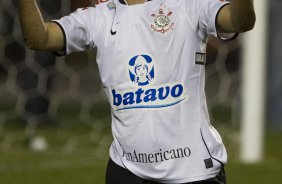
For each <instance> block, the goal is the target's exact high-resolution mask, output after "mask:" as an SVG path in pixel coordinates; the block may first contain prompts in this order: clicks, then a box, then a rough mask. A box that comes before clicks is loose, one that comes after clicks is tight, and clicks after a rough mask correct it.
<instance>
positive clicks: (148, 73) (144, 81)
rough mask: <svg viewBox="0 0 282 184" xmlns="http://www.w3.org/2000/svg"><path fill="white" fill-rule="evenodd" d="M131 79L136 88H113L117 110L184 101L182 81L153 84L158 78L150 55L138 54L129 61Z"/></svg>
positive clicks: (115, 108)
mask: <svg viewBox="0 0 282 184" xmlns="http://www.w3.org/2000/svg"><path fill="white" fill-rule="evenodd" d="M128 71H129V79H130V81H131V82H132V83H133V85H134V86H135V88H133V89H130V90H125V91H119V90H116V89H112V90H111V95H112V106H113V109H114V110H115V111H120V110H127V109H146V108H147V109H149V108H150V109H156V108H164V107H169V106H173V105H176V104H178V103H180V102H182V101H184V100H185V99H186V98H187V97H186V96H185V91H184V89H185V88H184V85H183V84H182V83H173V84H163V85H158V86H153V85H152V84H153V82H154V80H155V79H156V76H155V75H156V73H155V65H154V60H153V59H152V57H150V56H149V55H137V56H134V57H132V58H131V59H130V60H129V63H128Z"/></svg>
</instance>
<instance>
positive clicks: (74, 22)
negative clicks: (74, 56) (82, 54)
mask: <svg viewBox="0 0 282 184" xmlns="http://www.w3.org/2000/svg"><path fill="white" fill-rule="evenodd" d="M95 14H97V12H96V9H95V8H93V7H89V8H81V9H78V10H76V11H75V12H73V13H71V14H70V15H68V16H65V17H62V18H61V19H59V20H53V22H54V23H56V24H58V25H59V27H60V28H61V29H62V31H63V33H64V38H65V49H64V52H63V53H57V54H58V55H67V54H70V53H72V52H79V51H83V50H86V49H88V48H90V47H95V39H96V38H95V36H96V35H95V34H97V31H96V30H94V29H95V28H96V29H97V28H98V22H97V15H95Z"/></svg>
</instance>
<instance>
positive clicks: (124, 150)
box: [56, 0, 227, 183]
mask: <svg viewBox="0 0 282 184" xmlns="http://www.w3.org/2000/svg"><path fill="white" fill-rule="evenodd" d="M103 1H104V2H103V3H100V4H98V5H97V6H96V7H95V8H86V9H78V10H77V11H76V12H74V13H72V14H71V15H70V16H66V17H63V18H62V19H60V20H57V21H56V22H57V23H59V25H60V26H61V27H62V29H63V30H64V32H65V36H66V39H65V40H66V54H69V53H71V52H74V51H82V50H85V49H86V48H89V47H97V58H96V60H97V63H98V67H99V73H100V76H101V80H102V83H103V87H104V89H105V92H106V94H107V96H108V99H109V103H110V104H111V109H112V133H113V137H114V141H113V143H112V145H111V148H110V157H111V159H112V160H113V161H114V162H115V163H117V164H118V165H120V166H122V167H124V168H127V169H128V170H130V171H131V172H133V173H134V174H136V175H138V176H140V177H142V178H145V179H149V180H154V181H158V182H162V183H185V182H191V181H197V180H205V179H208V178H212V177H214V176H216V175H217V173H218V172H219V170H220V168H221V167H222V164H225V163H226V161H227V156H226V150H225V147H224V145H223V143H222V140H221V138H220V136H219V134H218V133H217V131H216V130H215V129H214V128H213V127H212V126H211V124H210V120H209V116H208V110H207V105H206V97H205V92H204V86H205V67H204V64H205V52H206V43H207V38H208V35H213V36H217V31H216V21H215V20H216V17H217V14H218V12H219V10H220V9H221V8H222V7H223V6H224V5H225V4H226V2H224V1H220V0H152V1H147V2H146V3H145V4H137V5H131V6H128V5H126V4H125V3H124V2H123V1H122V0H114V1H113V2H111V1H106V0H103Z"/></svg>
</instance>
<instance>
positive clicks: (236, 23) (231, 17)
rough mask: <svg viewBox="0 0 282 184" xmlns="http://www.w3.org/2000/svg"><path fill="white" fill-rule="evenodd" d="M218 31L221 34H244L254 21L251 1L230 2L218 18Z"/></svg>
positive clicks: (233, 0) (254, 16)
mask: <svg viewBox="0 0 282 184" xmlns="http://www.w3.org/2000/svg"><path fill="white" fill-rule="evenodd" d="M217 21H218V22H217V23H218V26H219V30H220V31H221V32H223V33H231V32H246V31H249V30H251V29H253V27H254V25H255V21H256V15H255V11H254V4H253V0H231V3H230V5H227V6H225V7H224V8H223V9H222V10H221V11H220V12H219V16H218V20H217Z"/></svg>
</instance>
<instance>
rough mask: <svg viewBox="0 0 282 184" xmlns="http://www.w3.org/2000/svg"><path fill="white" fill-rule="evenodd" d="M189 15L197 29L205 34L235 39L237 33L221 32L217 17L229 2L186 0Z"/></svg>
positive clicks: (223, 38) (223, 0)
mask: <svg viewBox="0 0 282 184" xmlns="http://www.w3.org/2000/svg"><path fill="white" fill-rule="evenodd" d="M184 1H185V7H186V11H187V13H188V17H189V19H190V20H191V22H192V24H193V25H194V27H195V29H196V31H199V32H200V33H201V34H202V35H203V36H205V37H207V36H209V35H211V36H214V37H217V38H219V39H222V40H228V39H234V38H235V37H236V36H237V33H231V34H220V33H219V32H218V30H217V18H218V14H219V12H220V10H221V9H222V8H223V7H224V6H226V5H228V4H229V2H228V1H225V0H184Z"/></svg>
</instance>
